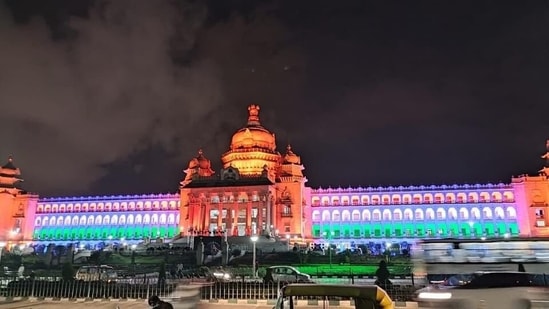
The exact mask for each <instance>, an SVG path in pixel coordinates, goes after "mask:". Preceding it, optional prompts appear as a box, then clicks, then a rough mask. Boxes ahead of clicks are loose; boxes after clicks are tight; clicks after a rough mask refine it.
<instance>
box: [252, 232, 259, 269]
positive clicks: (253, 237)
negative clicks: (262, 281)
mask: <svg viewBox="0 0 549 309" xmlns="http://www.w3.org/2000/svg"><path fill="white" fill-rule="evenodd" d="M257 239H258V237H257V235H253V236H252V237H250V240H251V241H252V250H253V259H252V264H253V265H252V271H253V278H254V279H255V278H256V277H255V271H256V269H255V243H256V242H257Z"/></svg>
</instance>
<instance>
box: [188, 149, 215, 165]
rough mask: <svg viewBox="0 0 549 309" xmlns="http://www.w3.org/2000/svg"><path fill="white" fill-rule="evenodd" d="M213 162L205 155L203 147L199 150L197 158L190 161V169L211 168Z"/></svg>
mask: <svg viewBox="0 0 549 309" xmlns="http://www.w3.org/2000/svg"><path fill="white" fill-rule="evenodd" d="M211 165H212V164H211V162H210V160H208V159H207V158H206V157H205V156H204V152H203V151H202V149H200V150H198V155H197V156H196V157H195V158H192V159H191V161H189V169H195V168H197V167H198V168H200V169H209V168H210V167H211Z"/></svg>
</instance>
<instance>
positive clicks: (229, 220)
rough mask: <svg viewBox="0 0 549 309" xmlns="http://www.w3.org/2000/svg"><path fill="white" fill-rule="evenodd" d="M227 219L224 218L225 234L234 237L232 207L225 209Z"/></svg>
mask: <svg viewBox="0 0 549 309" xmlns="http://www.w3.org/2000/svg"><path fill="white" fill-rule="evenodd" d="M226 209H227V217H226V218H225V226H226V230H227V231H226V233H227V235H230V236H234V235H233V216H232V215H233V211H232V207H230V206H229V207H227V208H226Z"/></svg>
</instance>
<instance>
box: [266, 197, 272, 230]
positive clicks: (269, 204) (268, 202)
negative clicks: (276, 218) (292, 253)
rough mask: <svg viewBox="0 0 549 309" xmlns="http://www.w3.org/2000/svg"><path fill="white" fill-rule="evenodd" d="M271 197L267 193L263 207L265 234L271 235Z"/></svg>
mask: <svg viewBox="0 0 549 309" xmlns="http://www.w3.org/2000/svg"><path fill="white" fill-rule="evenodd" d="M271 201H272V195H271V194H270V193H267V196H266V197H265V207H266V208H267V220H266V221H267V222H265V225H266V226H265V234H268V235H270V234H271V224H272V221H271V220H272V209H271Z"/></svg>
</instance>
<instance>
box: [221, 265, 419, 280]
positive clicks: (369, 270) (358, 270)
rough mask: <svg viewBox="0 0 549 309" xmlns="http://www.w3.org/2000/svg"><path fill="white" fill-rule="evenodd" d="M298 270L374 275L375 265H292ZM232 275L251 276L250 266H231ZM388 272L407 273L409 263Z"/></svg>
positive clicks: (261, 272) (260, 272) (261, 269)
mask: <svg viewBox="0 0 549 309" xmlns="http://www.w3.org/2000/svg"><path fill="white" fill-rule="evenodd" d="M293 266H294V267H295V268H297V269H298V270H299V271H301V272H303V273H306V274H308V275H311V276H351V275H353V276H367V275H371V276H373V275H375V273H376V270H377V267H378V266H377V265H331V266H330V265H327V264H316V265H293ZM230 270H231V272H232V273H233V275H234V276H237V277H240V276H251V274H252V268H251V267H232V268H230ZM389 272H390V273H391V274H392V275H396V276H399V275H409V274H410V273H411V272H412V271H411V265H410V264H404V263H403V264H395V265H389ZM257 273H258V275H259V276H260V277H262V276H263V275H264V274H265V267H259V269H258V271H257Z"/></svg>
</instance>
